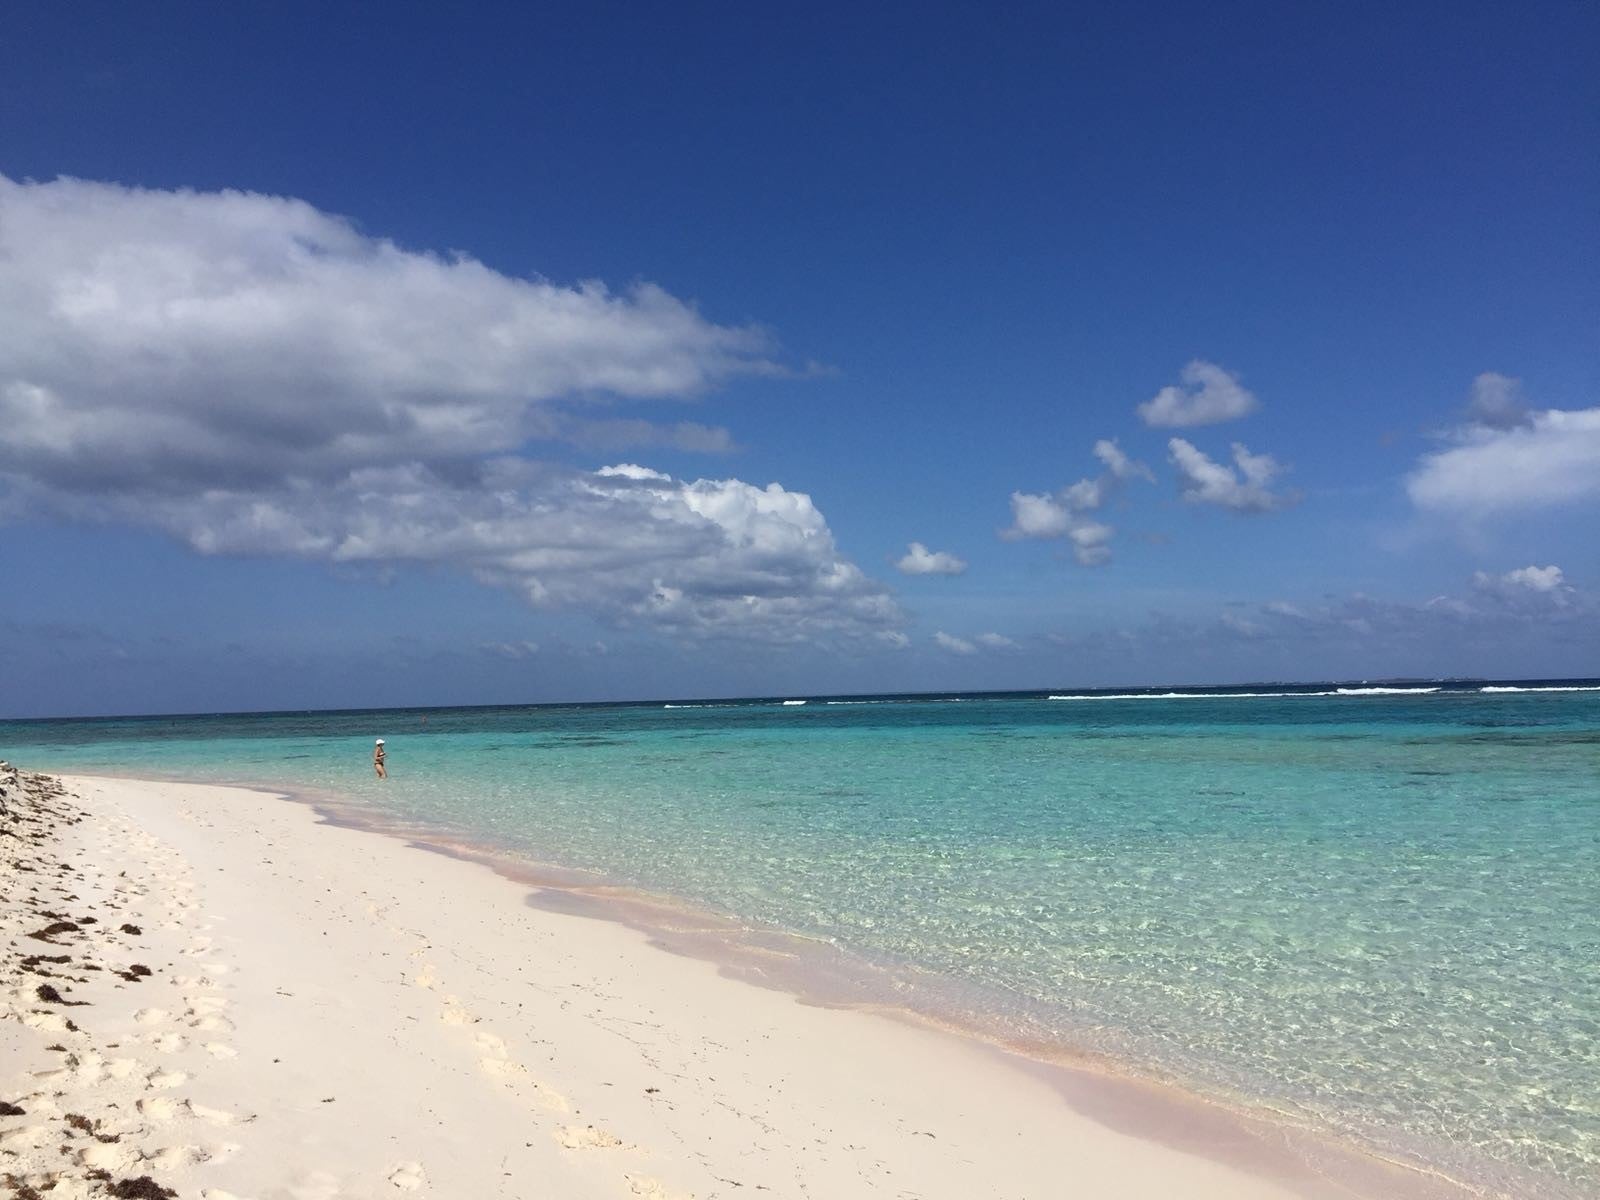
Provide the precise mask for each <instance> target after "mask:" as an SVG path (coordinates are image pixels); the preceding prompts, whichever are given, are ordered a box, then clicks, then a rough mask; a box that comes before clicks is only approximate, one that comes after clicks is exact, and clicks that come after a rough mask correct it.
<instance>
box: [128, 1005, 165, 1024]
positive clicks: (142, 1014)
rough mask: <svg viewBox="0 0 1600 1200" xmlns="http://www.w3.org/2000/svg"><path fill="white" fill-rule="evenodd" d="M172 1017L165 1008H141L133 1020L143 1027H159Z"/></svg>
mask: <svg viewBox="0 0 1600 1200" xmlns="http://www.w3.org/2000/svg"><path fill="white" fill-rule="evenodd" d="M171 1015H172V1014H171V1013H169V1012H167V1010H166V1009H164V1008H141V1009H140V1010H139V1011H138V1012H136V1013H134V1014H133V1019H134V1020H135V1021H137V1022H139V1024H141V1025H159V1024H160V1023H161V1022H162V1021H165V1020H166V1019H167V1018H168V1017H169V1016H171Z"/></svg>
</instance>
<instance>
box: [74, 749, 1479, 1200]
mask: <svg viewBox="0 0 1600 1200" xmlns="http://www.w3.org/2000/svg"><path fill="white" fill-rule="evenodd" d="M66 778H67V781H68V783H69V786H72V787H74V788H76V789H77V790H79V791H82V790H84V788H85V787H87V788H88V789H89V790H91V791H95V790H100V791H105V790H107V789H109V791H110V792H112V793H117V792H119V791H120V792H122V793H126V792H127V791H128V790H129V789H130V787H132V788H134V789H135V790H138V789H139V788H144V789H145V791H146V792H148V791H150V790H151V789H150V788H149V787H148V785H147V784H145V782H144V781H138V780H130V779H129V778H128V777H126V776H118V777H105V776H90V775H82V774H77V775H73V776H68V777H66ZM154 791H155V792H156V793H157V794H158V795H162V794H164V795H166V796H167V800H168V802H171V801H172V796H173V794H174V793H200V794H205V793H208V792H216V793H224V794H226V796H227V798H228V800H229V801H230V802H231V803H232V804H234V805H243V806H246V807H249V806H258V807H259V806H262V805H263V802H275V803H271V804H268V805H266V807H268V808H273V807H276V808H282V809H286V810H290V811H294V812H299V813H301V814H303V817H302V820H303V821H305V822H306V824H305V825H304V826H303V827H302V829H301V830H300V834H301V835H302V836H303V837H304V838H308V839H309V840H310V844H311V845H312V846H317V845H319V843H318V841H317V838H318V837H319V835H318V834H316V833H312V832H310V831H312V830H316V829H317V828H318V827H319V826H321V827H323V829H324V830H325V831H326V830H329V829H336V830H343V831H345V832H346V833H348V834H350V835H354V836H358V837H360V838H364V839H378V840H380V841H381V842H382V843H384V844H385V845H387V846H390V847H392V848H393V851H394V853H395V854H397V855H400V856H402V857H399V858H398V859H397V860H396V861H397V864H405V863H407V862H414V859H415V857H416V851H417V850H426V851H429V852H430V853H429V854H428V857H429V858H431V859H436V860H440V861H442V862H445V863H451V864H454V866H456V867H458V868H462V869H466V870H470V871H472V872H474V873H477V872H480V871H482V868H483V867H489V868H490V870H489V871H487V872H482V875H483V877H484V878H485V879H487V880H489V881H491V883H492V887H493V888H494V889H497V892H498V894H497V898H496V899H495V900H494V901H493V903H494V904H495V905H496V906H503V905H507V904H511V905H514V906H515V907H516V908H518V909H522V910H525V911H531V912H536V913H539V914H541V915H542V918H543V919H544V920H546V921H554V922H556V923H557V926H558V927H560V928H562V929H564V930H566V931H567V932H566V935H565V936H568V937H570V936H572V935H573V934H574V933H575V932H576V930H577V928H578V927H576V926H574V925H573V924H572V923H573V922H576V921H580V920H582V921H583V922H584V923H585V925H586V926H587V925H589V924H590V923H593V922H599V923H601V924H602V925H604V926H605V927H606V928H607V929H609V930H611V931H612V932H618V931H627V933H628V934H629V936H630V937H631V938H633V939H634V945H635V946H636V947H637V951H635V952H633V953H632V957H634V958H638V959H640V961H638V962H635V963H634V964H633V968H634V969H635V970H637V971H640V972H641V973H644V974H648V973H650V968H651V966H652V960H654V959H679V960H684V961H686V962H690V963H696V964H703V965H709V966H710V967H712V968H713V969H714V971H715V978H716V980H717V983H718V989H717V990H718V991H719V992H722V991H728V990H729V989H731V992H729V995H728V996H727V998H726V1000H725V1001H724V1002H726V1003H732V1004H735V1005H737V1004H739V1003H740V1000H739V996H740V995H741V994H743V995H745V996H746V1001H745V1002H746V1003H749V1004H756V1003H758V1002H757V1001H755V1000H754V999H753V998H751V996H750V990H749V989H748V988H747V986H746V985H748V984H751V983H755V984H757V985H759V987H760V988H761V989H762V990H764V991H765V992H767V993H768V994H769V995H772V996H774V997H777V998H781V1002H782V1004H783V1006H784V1007H785V1008H786V1009H787V1010H788V1011H789V1012H791V1013H793V1014H796V1015H798V1014H801V1013H803V1012H805V1011H806V1010H808V1009H816V1010H818V1011H821V1012H829V1013H834V1014H837V1015H838V1018H839V1019H846V1020H848V1021H850V1022H852V1023H853V1028H855V1029H857V1030H858V1031H859V1030H861V1029H864V1028H866V1027H867V1026H869V1025H872V1026H879V1027H887V1026H889V1025H893V1026H895V1027H899V1028H902V1029H904V1030H906V1031H907V1032H908V1033H909V1034H910V1035H912V1036H914V1037H915V1038H916V1039H917V1041H916V1046H917V1049H916V1053H917V1054H918V1055H919V1056H931V1057H932V1058H934V1059H940V1058H942V1057H945V1056H952V1055H954V1056H959V1057H962V1058H964V1059H970V1057H971V1055H972V1054H973V1053H977V1054H979V1055H981V1056H982V1057H983V1058H984V1059H986V1060H988V1061H989V1062H990V1063H991V1065H992V1067H993V1068H994V1069H995V1070H996V1071H998V1072H999V1073H1000V1077H1001V1079H1003V1080H1004V1081H1005V1082H1002V1083H1000V1084H998V1085H996V1086H999V1087H1002V1088H1003V1089H1004V1090H1005V1091H1007V1092H1018V1091H1024V1090H1026V1089H1027V1088H1028V1083H1027V1081H1028V1080H1030V1079H1031V1080H1033V1081H1034V1083H1035V1084H1039V1085H1043V1086H1045V1087H1046V1088H1047V1089H1048V1093H1049V1094H1050V1095H1051V1096H1052V1097H1053V1098H1054V1102H1055V1103H1056V1104H1059V1105H1060V1106H1061V1107H1062V1108H1063V1110H1066V1111H1070V1112H1071V1113H1073V1114H1075V1115H1076V1116H1077V1117H1079V1118H1084V1119H1086V1120H1087V1121H1088V1122H1089V1127H1090V1128H1093V1129H1095V1130H1097V1131H1099V1132H1101V1133H1102V1134H1104V1135H1105V1136H1109V1137H1130V1138H1132V1139H1134V1140H1135V1141H1136V1142H1137V1143H1138V1144H1139V1145H1141V1146H1144V1147H1146V1150H1145V1151H1142V1152H1141V1153H1147V1152H1155V1151H1157V1150H1160V1151H1164V1152H1168V1153H1171V1154H1176V1155H1177V1156H1179V1158H1180V1159H1185V1160H1192V1163H1206V1164H1208V1165H1210V1166H1211V1167H1213V1168H1216V1169H1220V1170H1224V1171H1226V1172H1228V1173H1229V1174H1230V1175H1237V1176H1238V1179H1235V1180H1234V1181H1233V1182H1232V1183H1231V1184H1230V1185H1229V1190H1228V1191H1227V1192H1226V1193H1225V1194H1229V1195H1246V1194H1254V1193H1253V1191H1250V1190H1240V1189H1241V1188H1243V1187H1246V1186H1247V1184H1246V1182H1245V1181H1248V1184H1249V1185H1254V1186H1255V1187H1260V1188H1265V1189H1268V1191H1266V1192H1263V1193H1262V1194H1273V1195H1278V1194H1283V1195H1295V1196H1345V1197H1350V1196H1363V1195H1367V1196H1385V1197H1389V1196H1415V1197H1419V1198H1422V1197H1427V1198H1430V1200H1431V1198H1432V1197H1445V1196H1463V1195H1468V1194H1480V1193H1476V1192H1469V1190H1468V1189H1466V1188H1465V1187H1463V1186H1461V1185H1459V1184H1455V1183H1452V1182H1450V1181H1448V1180H1447V1179H1445V1178H1444V1177H1442V1176H1437V1175H1429V1174H1427V1173H1426V1172H1424V1171H1421V1170H1418V1169H1417V1168H1416V1167H1414V1166H1412V1165H1411V1164H1408V1163H1400V1162H1395V1161H1393V1160H1390V1159H1387V1158H1385V1157H1383V1156H1381V1155H1377V1154H1373V1153H1372V1152H1370V1151H1368V1150H1366V1149H1365V1148H1364V1147H1360V1146H1356V1145H1351V1144H1347V1143H1343V1142H1340V1141H1337V1140H1335V1139H1331V1138H1328V1137H1325V1136H1321V1135H1318V1134H1316V1133H1313V1132H1311V1131H1308V1130H1306V1129H1303V1128H1299V1127H1296V1126H1294V1125H1293V1124H1291V1123H1288V1122H1286V1121H1284V1120H1282V1119H1277V1117H1276V1115H1275V1114H1271V1113H1260V1112H1256V1113H1252V1112H1248V1111H1242V1110H1240V1109H1238V1108H1236V1107H1234V1106H1229V1105H1227V1104H1226V1103H1222V1102H1219V1101H1218V1100H1216V1099H1214V1098H1212V1097H1207V1096H1203V1095H1200V1094H1197V1093H1194V1092H1192V1091H1189V1090H1186V1089H1182V1088H1180V1087H1176V1086H1173V1085H1170V1084H1166V1083H1162V1082H1158V1081H1153V1080H1150V1079H1148V1078H1144V1077H1140V1076H1138V1075H1136V1074H1131V1073H1129V1072H1127V1071H1125V1070H1118V1069H1117V1067H1118V1065H1119V1064H1117V1063H1115V1062H1114V1061H1111V1060H1105V1061H1097V1060H1095V1059H1093V1058H1089V1057H1083V1058H1081V1059H1080V1060H1078V1061H1071V1062H1063V1061H1060V1060H1059V1057H1058V1058H1056V1059H1055V1060H1051V1059H1049V1058H1048V1057H1044V1056H1041V1055H1040V1054H1038V1053H1034V1054H1029V1053H1028V1048H1026V1047H1019V1046H1007V1045H1003V1044H999V1043H997V1042H996V1041H995V1040H994V1039H992V1038H985V1037H983V1035H982V1033H981V1031H979V1030H976V1029H972V1028H961V1027H958V1026H951V1025H950V1024H948V1023H941V1022H940V1021H938V1020H937V1019H936V1018H934V1017H933V1016H932V1015H930V1014H925V1013H919V1012H917V1011H916V1010H915V1009H913V1008H910V1007H907V1006H905V1005H900V1006H895V1005H892V1004H884V1003H870V1004H864V1003H860V1002H858V1001H852V1000H851V999H850V998H849V997H848V996H843V997H841V996H839V995H837V994H836V995H835V996H833V997H829V996H827V995H826V994H824V993H825V989H824V990H815V989H812V990H808V987H807V986H806V985H807V984H813V985H814V984H816V983H817V977H816V976H815V975H814V974H809V975H808V974H807V971H806V970H805V965H804V964H803V965H802V966H801V968H800V969H799V970H795V969H793V968H794V964H793V963H792V962H790V961H789V960H790V959H792V958H793V955H792V954H791V953H789V951H790V950H791V948H792V946H784V947H782V948H777V949H774V948H772V947H761V946H757V945H755V944H754V943H755V942H756V941H757V940H759V938H760V937H762V936H767V937H788V941H789V942H790V943H791V944H792V943H798V942H800V941H802V940H803V939H800V938H798V937H797V936H796V937H789V936H788V935H781V934H776V933H771V934H769V933H766V932H765V931H752V930H751V929H750V927H749V926H748V925H747V924H743V923H740V922H734V921H728V920H726V919H722V918H717V917H716V916H715V914H711V913H709V912H707V911H705V910H697V909H694V908H692V907H691V906H689V905H687V904H685V903H682V902H676V901H674V900H672V899H671V898H665V897H661V896H657V895H652V894H648V893H642V892H640V891H638V890H637V889H626V888H618V887H616V886H615V885H610V884H607V883H605V882H603V881H597V880H595V879H593V878H586V879H581V880H580V879H576V878H573V876H577V875H578V874H579V873H577V872H567V873H566V874H567V877H566V878H557V877H555V875H554V874H553V872H543V871H541V869H540V868H539V867H537V866H536V865H533V864H529V863H527V862H525V861H523V860H518V859H514V858H511V857H509V856H506V855H503V854H502V855H495V854H493V853H490V852H488V851H487V850H486V849H485V848H483V847H475V846H471V845H467V844H462V843H450V842H447V841H445V840H444V839H440V838H437V837H436V838H434V839H433V840H431V841H430V840H429V839H428V838H427V837H425V836H421V835H419V834H418V832H417V831H415V830H412V829H402V828H389V829H385V828H383V827H382V826H381V824H378V823H375V822H373V821H372V820H371V819H370V818H371V816H372V814H371V813H370V812H369V811H368V810H366V809H365V808H363V807H359V806H351V805H345V806H340V805H338V804H337V803H336V802H333V801H329V800H327V799H326V798H316V797H311V796H307V795H305V794H296V793H293V792H285V791H283V790H281V789H271V790H268V789H263V788H260V787H250V788H240V787H233V786H229V787H225V788H224V787H220V786H218V785H210V784H194V783H186V782H181V781H168V780H161V781H155V786H154ZM284 799H287V800H291V801H293V803H292V804H288V805H284V804H282V803H281V801H282V800H284ZM258 815H259V816H261V817H263V818H265V817H267V815H268V814H266V813H261V814H258ZM362 818H367V819H362ZM273 823H274V824H276V825H279V826H281V825H283V824H285V821H283V820H279V821H276V822H273ZM287 823H288V824H291V825H292V824H293V822H292V821H290V822H287ZM320 838H321V839H322V842H327V841H329V837H328V834H327V832H323V833H321V834H320ZM323 849H324V850H325V851H326V850H328V849H330V847H327V846H324V847H323ZM404 856H411V857H410V858H408V857H404ZM408 873H409V872H408ZM512 888H515V889H516V891H515V892H513V891H512ZM470 890H473V891H475V892H476V891H479V890H480V889H477V888H473V889H470ZM440 898H441V899H445V897H440ZM708 922H709V923H710V927H709V928H708ZM590 932H592V930H591V931H590ZM730 932H742V933H746V934H750V933H754V935H755V937H754V938H752V939H749V940H747V941H746V942H745V943H743V944H742V945H736V944H735V943H734V942H733V941H732V940H730V938H729V937H728V936H727V935H728V934H729V933H730ZM580 936H588V933H584V934H582V935H580ZM819 945H826V944H825V943H819ZM658 950H667V951H669V955H666V956H662V955H659V954H658V953H657V951H658ZM730 952H732V953H730ZM839 953H843V952H839ZM641 956H642V958H641ZM774 963H777V964H778V965H780V966H787V967H789V968H791V969H790V970H788V971H787V973H785V972H774V971H772V970H771V967H772V965H773V964H774ZM654 965H655V966H657V967H659V966H660V964H659V963H655V964H654ZM723 980H726V981H727V982H722V981H723ZM796 1001H798V1003H796ZM761 1003H762V1007H763V1008H765V1007H767V1006H766V1005H765V1003H764V1002H761ZM857 1023H860V1024H857ZM857 1036H863V1035H861V1034H859V1033H858V1034H857ZM1036 1049H1043V1048H1042V1047H1041V1048H1036ZM1029 1119H1030V1120H1031V1119H1033V1118H1032V1117H1030V1118H1029ZM1080 1133H1081V1131H1080ZM1190 1182H1192V1181H1190ZM1174 1186H1175V1187H1177V1188H1179V1190H1186V1189H1187V1190H1189V1194H1200V1193H1196V1192H1194V1191H1193V1190H1192V1188H1190V1187H1189V1185H1188V1183H1184V1182H1176V1181H1175V1182H1174ZM662 1194H666V1193H662ZM692 1194H696V1195H698V1194H700V1193H698V1192H695V1193H692ZM864 1194H865V1193H864ZM995 1194H1000V1193H995ZM1018 1194H1027V1193H1018ZM1104 1194H1108V1195H1109V1194H1130V1195H1132V1194H1140V1193H1123V1192H1115V1191H1108V1192H1106V1193H1104ZM217 1195H218V1196H221V1195H223V1193H220V1192H219V1193H217Z"/></svg>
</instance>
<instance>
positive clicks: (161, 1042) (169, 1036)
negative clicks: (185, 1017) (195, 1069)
mask: <svg viewBox="0 0 1600 1200" xmlns="http://www.w3.org/2000/svg"><path fill="white" fill-rule="evenodd" d="M150 1044H151V1045H152V1046H154V1047H155V1048H156V1049H157V1050H159V1051H161V1053H163V1054H173V1053H176V1052H177V1051H179V1050H182V1049H183V1048H184V1047H185V1046H187V1045H188V1044H189V1039H188V1038H186V1037H184V1036H183V1034H181V1033H161V1034H156V1035H154V1036H153V1037H151V1039H150Z"/></svg>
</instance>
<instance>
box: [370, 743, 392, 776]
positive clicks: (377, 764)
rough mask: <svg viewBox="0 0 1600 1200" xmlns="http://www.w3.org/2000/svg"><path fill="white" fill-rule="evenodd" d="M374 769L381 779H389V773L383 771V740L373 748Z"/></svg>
mask: <svg viewBox="0 0 1600 1200" xmlns="http://www.w3.org/2000/svg"><path fill="white" fill-rule="evenodd" d="M372 769H373V770H374V771H376V772H377V773H378V778H379V779H387V778H389V772H388V771H386V770H384V769H383V739H382V738H379V739H378V744H377V745H376V746H374V747H373V748H372Z"/></svg>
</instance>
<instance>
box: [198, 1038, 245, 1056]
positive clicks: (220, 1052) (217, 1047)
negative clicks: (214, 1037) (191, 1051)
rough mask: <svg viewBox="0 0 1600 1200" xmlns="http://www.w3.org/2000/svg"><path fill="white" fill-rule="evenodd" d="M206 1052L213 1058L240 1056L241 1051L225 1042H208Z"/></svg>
mask: <svg viewBox="0 0 1600 1200" xmlns="http://www.w3.org/2000/svg"><path fill="white" fill-rule="evenodd" d="M205 1050H206V1053H207V1054H209V1055H211V1057H212V1058H238V1057H239V1052H238V1051H237V1050H235V1049H234V1048H233V1047H232V1046H229V1045H227V1044H226V1043H224V1042H207V1043H206V1046H205Z"/></svg>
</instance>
